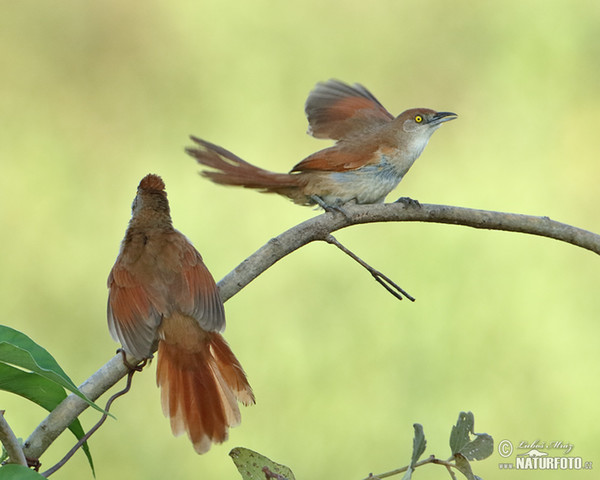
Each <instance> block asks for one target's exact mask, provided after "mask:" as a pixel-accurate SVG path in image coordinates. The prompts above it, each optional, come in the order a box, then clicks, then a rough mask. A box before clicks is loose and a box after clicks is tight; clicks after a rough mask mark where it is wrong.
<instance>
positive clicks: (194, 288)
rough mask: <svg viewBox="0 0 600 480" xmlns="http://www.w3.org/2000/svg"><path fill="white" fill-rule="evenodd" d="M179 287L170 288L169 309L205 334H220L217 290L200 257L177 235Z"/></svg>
mask: <svg viewBox="0 0 600 480" xmlns="http://www.w3.org/2000/svg"><path fill="white" fill-rule="evenodd" d="M177 233H178V234H179V235H181V237H180V239H181V242H182V248H181V260H182V264H181V283H179V282H174V283H173V284H172V286H171V292H170V293H171V301H172V302H173V306H174V307H175V308H177V309H178V310H180V311H181V312H182V313H185V314H186V315H190V316H191V317H193V318H195V319H196V320H197V321H198V324H199V325H200V326H201V327H202V328H203V329H204V330H207V331H210V332H221V331H223V330H224V329H225V309H224V308H223V302H222V301H221V297H220V296H219V289H218V288H217V285H216V283H215V280H214V279H213V276H212V275H211V273H210V272H209V270H208V268H206V266H205V265H204V262H203V261H202V256H201V255H200V253H199V252H198V250H196V249H195V248H194V246H193V245H192V244H191V242H190V241H189V240H188V239H187V238H186V237H185V236H184V235H183V234H181V233H179V232H177Z"/></svg>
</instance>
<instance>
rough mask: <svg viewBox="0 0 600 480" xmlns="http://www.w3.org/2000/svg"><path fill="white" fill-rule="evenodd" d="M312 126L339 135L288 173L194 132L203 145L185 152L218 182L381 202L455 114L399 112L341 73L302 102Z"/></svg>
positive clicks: (299, 196) (316, 198)
mask: <svg viewBox="0 0 600 480" xmlns="http://www.w3.org/2000/svg"><path fill="white" fill-rule="evenodd" d="M305 111H306V116H307V118H308V123H309V127H308V133H309V134H311V135H312V136H314V137H316V138H330V139H332V140H336V144H335V145H334V146H332V147H329V148H326V149H324V150H320V151H318V152H316V153H313V154H312V155H310V156H309V157H307V158H305V159H304V160H302V161H301V162H300V163H298V164H297V165H296V166H295V167H294V168H292V170H291V171H290V173H274V172H270V171H268V170H264V169H262V168H259V167H256V166H254V165H252V164H250V163H247V162H245V161H244V160H242V159H241V158H239V157H238V156H236V155H234V154H233V153H231V152H230V151H228V150H225V149H224V148H222V147H219V146H217V145H214V144H212V143H209V142H206V141H204V140H201V139H199V138H196V137H193V136H192V137H191V139H192V140H193V141H194V142H196V143H197V144H198V145H199V146H200V147H201V148H188V149H186V152H187V153H188V154H190V155H191V156H193V157H194V158H196V160H197V161H198V163H200V164H201V165H204V166H207V167H210V168H211V169H213V170H210V171H203V172H202V175H203V176H205V177H208V178H209V179H211V180H212V181H213V182H215V183H219V184H221V185H238V186H242V187H245V188H254V189H257V190H260V191H262V192H266V193H278V194H280V195H283V196H285V197H289V198H290V199H291V200H292V201H293V202H294V203H297V204H300V205H315V204H317V205H319V206H321V207H323V208H325V209H326V210H329V209H331V208H334V209H336V208H339V207H340V206H341V205H344V204H345V203H347V202H354V203H359V204H366V203H381V202H383V200H384V199H385V197H386V196H387V194H388V193H390V192H391V191H392V190H393V189H394V188H396V187H397V186H398V183H400V181H401V180H402V178H403V177H404V175H405V174H406V172H408V170H409V169H410V167H411V166H412V164H413V163H414V162H415V160H416V159H417V158H418V157H419V155H421V152H422V151H423V149H424V148H425V146H426V145H427V142H428V141H429V138H430V137H431V135H432V134H433V132H435V131H436V130H437V129H438V128H439V127H440V125H441V124H442V123H444V122H447V121H449V120H453V119H455V118H456V117H457V115H456V114H455V113H451V112H436V111H434V110H430V109H427V108H413V109H411V110H406V111H405V112H403V113H401V114H400V115H398V116H397V117H395V118H394V116H393V115H392V114H390V113H389V112H388V111H387V110H386V109H385V108H384V107H383V105H382V104H381V103H380V102H379V101H378V100H377V99H376V98H375V96H374V95H373V94H372V93H371V92H369V90H367V89H366V88H365V87H363V86H362V85H360V84H354V85H353V86H350V85H347V84H345V83H343V82H340V81H338V80H329V81H327V82H322V83H318V84H317V85H316V87H315V88H314V89H313V90H312V92H310V94H309V96H308V100H307V101H306V106H305Z"/></svg>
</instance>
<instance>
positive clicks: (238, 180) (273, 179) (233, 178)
mask: <svg viewBox="0 0 600 480" xmlns="http://www.w3.org/2000/svg"><path fill="white" fill-rule="evenodd" d="M190 138H191V139H192V140H193V141H194V142H195V143H196V144H198V145H199V146H200V147H201V148H186V150H185V151H186V152H187V153H188V154H189V155H191V156H192V157H194V158H195V159H196V160H197V161H198V163H199V164H201V165H204V166H206V167H209V168H211V169H213V170H203V171H202V172H201V173H202V175H203V176H204V177H206V178H209V179H210V180H212V181H213V182H215V183H218V184H221V185H235V186H240V187H245V188H253V189H257V190H260V191H262V192H266V193H278V194H280V195H284V196H286V197H291V198H293V197H294V196H295V195H294V193H295V191H297V190H298V188H299V187H301V186H302V182H303V179H302V178H301V177H300V176H298V175H296V174H289V173H275V172H270V171H269V170H264V169H262V168H259V167H256V166H254V165H252V164H250V163H248V162H246V161H245V160H242V159H241V158H240V157H238V156H237V155H235V154H234V153H232V152H230V151H229V150H226V149H224V148H223V147H219V146H218V145H214V144H212V143H209V142H206V141H205V140H202V139H200V138H196V137H194V136H191V137H190Z"/></svg>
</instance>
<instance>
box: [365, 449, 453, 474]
mask: <svg viewBox="0 0 600 480" xmlns="http://www.w3.org/2000/svg"><path fill="white" fill-rule="evenodd" d="M428 463H433V464H435V465H444V466H445V467H446V468H447V469H448V470H450V469H452V468H456V465H454V464H453V463H451V462H448V461H446V460H440V459H439V458H435V455H430V456H429V457H427V458H426V459H425V460H421V461H420V462H417V463H415V464H414V466H413V469H414V468H417V467H421V466H423V465H427V464H428ZM409 466H410V465H407V466H406V467H402V468H397V469H395V470H391V471H389V472H385V473H379V474H377V475H373V474H372V473H371V474H369V476H368V477H366V478H365V479H364V480H372V479H373V478H378V479H381V478H387V477H392V476H394V475H398V474H400V473H404V472H406V471H407V470H408V468H409ZM450 471H451V470H450Z"/></svg>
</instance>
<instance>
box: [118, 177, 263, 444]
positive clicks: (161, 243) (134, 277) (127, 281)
mask: <svg viewBox="0 0 600 480" xmlns="http://www.w3.org/2000/svg"><path fill="white" fill-rule="evenodd" d="M108 289H109V295H108V309H107V317H108V327H109V331H110V334H111V336H112V337H113V339H115V340H116V341H118V342H120V343H121V345H122V346H123V350H124V351H125V353H127V354H129V355H131V356H133V357H135V358H136V359H139V360H142V359H147V358H152V356H153V353H154V352H155V351H158V354H157V356H158V359H157V367H156V382H157V384H158V386H159V387H160V389H161V403H162V409H163V412H164V414H165V416H167V417H168V418H169V419H170V424H171V429H172V432H173V434H174V435H176V436H177V435H180V434H182V433H183V432H184V431H185V432H187V435H188V437H189V438H190V440H191V442H192V444H193V446H194V449H195V451H196V452H197V453H199V454H202V453H205V452H207V451H208V450H209V449H210V447H211V445H212V444H213V443H221V442H224V441H225V440H226V439H227V436H228V428H229V427H233V426H236V425H238V424H239V423H240V420H241V415H240V410H239V407H238V401H239V402H241V403H242V404H244V405H252V404H254V403H255V399H254V394H253V392H252V388H251V387H250V384H249V383H248V380H247V378H246V374H245V372H244V370H243V368H242V366H241V365H240V363H239V361H238V360H237V358H236V357H235V355H234V354H233V352H232V351H231V349H230V347H229V345H228V344H227V342H226V341H225V339H224V338H223V336H222V335H221V332H222V331H223V330H224V329H225V312H224V307H223V303H222V301H221V298H220V297H219V291H218V288H217V285H216V284H215V281H214V279H213V277H212V275H211V273H210V272H209V270H208V269H207V268H206V266H205V265H204V262H203V260H202V256H201V255H200V253H199V252H198V251H197V250H196V249H195V247H194V246H193V245H192V243H191V242H190V241H189V240H188V239H187V238H186V237H185V236H184V235H183V234H182V233H181V232H179V231H178V230H176V229H175V228H173V223H172V220H171V214H170V209H169V202H168V199H167V193H166V191H165V184H164V182H163V180H162V178H161V177H160V176H158V175H154V174H149V175H146V176H145V177H144V178H143V179H142V180H141V182H140V183H139V186H138V188H137V195H136V196H135V199H134V201H133V204H132V214H131V220H130V221H129V225H128V227H127V230H126V233H125V237H124V239H123V241H122V243H121V247H120V251H119V254H118V256H117V259H116V261H115V264H114V266H113V267H112V269H111V271H110V274H109V276H108Z"/></svg>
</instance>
